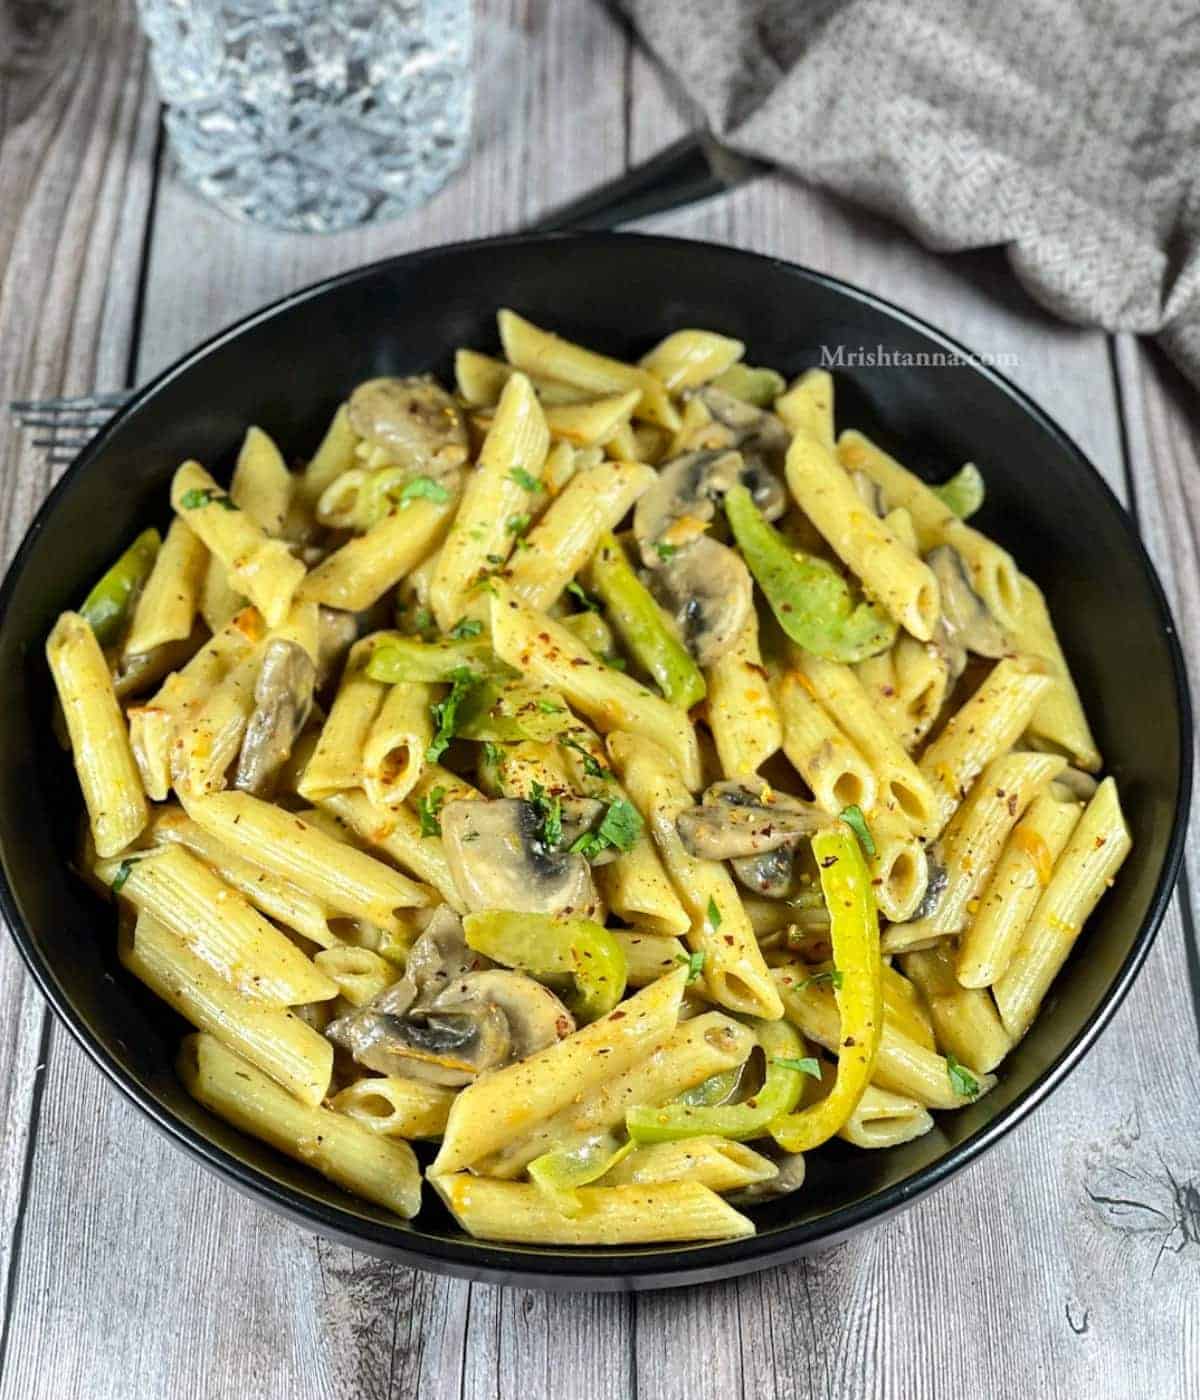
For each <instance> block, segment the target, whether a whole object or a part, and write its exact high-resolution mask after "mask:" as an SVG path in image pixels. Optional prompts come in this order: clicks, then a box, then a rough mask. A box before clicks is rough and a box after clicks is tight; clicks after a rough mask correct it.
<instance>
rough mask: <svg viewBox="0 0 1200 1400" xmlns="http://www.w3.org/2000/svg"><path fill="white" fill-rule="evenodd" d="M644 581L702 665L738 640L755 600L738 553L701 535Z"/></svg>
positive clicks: (712, 659)
mask: <svg viewBox="0 0 1200 1400" xmlns="http://www.w3.org/2000/svg"><path fill="white" fill-rule="evenodd" d="M648 582H649V584H650V588H651V590H652V591H653V592H654V594H655V595H656V596H657V598H658V600H659V602H660V603H662V604H663V606H664V607H665V608H666V609H667V611H668V612H670V613H671V615H672V616H673V617H674V619H675V625H676V627H677V628H678V630H679V635H680V637H681V638H682V639H683V643H684V645H685V646H686V647H687V649H688V650H689V651H690V652H691V653H692V655H693V656H694V657H695V658H696V660H697V662H699V664H700V665H701V666H711V665H712V663H713V662H714V661H716V660H717V659H718V657H720V656H722V655H723V654H724V653H725V652H726V651H728V650H729V648H730V647H731V646H732V645H733V644H734V642H735V641H737V638H738V634H739V633H740V632H741V630H742V628H743V627H744V626H745V625H746V619H747V618H748V617H749V616H750V610H751V608H752V607H753V606H754V582H753V580H752V579H751V577H750V571H749V570H748V569H747V568H746V566H745V564H744V563H743V562H742V559H741V556H740V555H737V554H735V553H734V552H733V550H732V549H727V548H726V547H725V546H724V545H723V544H718V543H717V541H716V540H710V539H708V538H707V537H706V536H705V537H702V538H700V539H698V540H693V541H692V543H691V544H690V545H688V547H687V548H686V549H681V550H680V551H679V553H678V554H677V555H675V556H674V557H673V558H672V559H671V560H670V562H669V563H667V564H665V565H664V566H663V567H661V568H659V569H657V570H656V571H655V572H653V573H651V574H650V575H649V577H648Z"/></svg>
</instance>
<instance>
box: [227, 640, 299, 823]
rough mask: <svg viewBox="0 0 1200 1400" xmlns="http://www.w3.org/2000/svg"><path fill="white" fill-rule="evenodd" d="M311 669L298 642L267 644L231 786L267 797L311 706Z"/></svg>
mask: <svg viewBox="0 0 1200 1400" xmlns="http://www.w3.org/2000/svg"><path fill="white" fill-rule="evenodd" d="M316 674H317V669H316V667H315V666H314V665H313V663H312V658H311V657H310V656H309V654H308V652H306V651H305V650H304V648H303V647H302V646H300V645H299V644H298V643H296V642H293V641H289V640H287V639H286V638H283V637H276V638H274V640H272V641H270V642H268V643H267V647H266V650H265V651H264V653H263V661H262V667H261V669H260V670H259V673H258V679H257V681H255V683H254V712H253V713H252V714H251V716H250V722H249V723H248V724H247V725H246V733H245V735H244V737H243V738H242V749H241V753H240V754H239V755H238V766H237V776H236V777H235V778H234V786H235V787H238V788H241V789H242V791H243V792H252V793H255V794H257V795H258V796H259V797H269V796H270V795H271V793H272V792H273V791H274V788H275V783H276V781H277V779H278V777H279V770H280V769H281V768H282V767H283V765H284V764H285V763H286V762H287V761H288V759H289V758H290V757H291V753H292V745H293V744H294V743H295V742H296V735H297V734H299V733H300V731H301V729H303V728H304V722H305V720H306V719H307V718H308V713H309V711H310V710H311V709H312V699H313V683H314V681H315V679H316Z"/></svg>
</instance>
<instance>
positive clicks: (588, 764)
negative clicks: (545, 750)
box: [560, 734, 612, 778]
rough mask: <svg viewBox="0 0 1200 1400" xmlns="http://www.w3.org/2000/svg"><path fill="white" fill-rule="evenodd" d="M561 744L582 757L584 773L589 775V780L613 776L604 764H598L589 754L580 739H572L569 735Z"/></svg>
mask: <svg viewBox="0 0 1200 1400" xmlns="http://www.w3.org/2000/svg"><path fill="white" fill-rule="evenodd" d="M560 742H561V743H562V745H563V747H564V748H568V749H574V750H575V752H576V753H577V754H579V755H580V757H581V758H582V760H583V771H584V772H585V773H586V774H587V775H588V777H589V778H611V777H612V774H611V773H610V772H609V771H608V769H607V768H605V767H604V766H603V765H602V764H599V763H597V762H596V760H595V759H594V758H593V757H592V755H591V754H590V753H588V751H587V749H585V748H584V747H583V745H582V744H581V743H580V742H579V740H578V739H572V738H571V736H570V735H569V734H567V735H565V736H564V737H563V738H562V740H561V741H560Z"/></svg>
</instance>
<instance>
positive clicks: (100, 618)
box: [79, 530, 162, 647]
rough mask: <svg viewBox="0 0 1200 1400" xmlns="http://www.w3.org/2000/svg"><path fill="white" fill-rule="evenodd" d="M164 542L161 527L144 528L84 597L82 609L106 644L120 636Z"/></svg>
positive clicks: (103, 644) (103, 643) (99, 640)
mask: <svg viewBox="0 0 1200 1400" xmlns="http://www.w3.org/2000/svg"><path fill="white" fill-rule="evenodd" d="M161 546H162V539H161V538H160V536H159V533H158V531H157V530H143V531H142V533H141V534H140V535H139V536H138V537H137V539H136V540H134V542H133V543H132V544H131V545H130V546H129V548H128V549H127V550H126V551H125V553H124V554H122V555H121V557H120V558H119V559H118V560H117V562H116V563H115V564H113V565H112V567H111V568H110V569H109V570H108V571H107V572H106V573H105V574H103V575H102V576H101V578H100V580H99V582H98V583H97V584H96V586H95V587H94V588H93V589H92V591H91V592H90V593H89V594H88V595H87V597H86V598H85V599H84V600H83V606H82V607H81V608H80V609H79V612H80V614H81V616H82V617H83V618H84V619H85V620H86V621H87V622H88V623H89V624H90V626H91V629H92V631H93V632H94V633H95V634H96V640H97V641H98V642H99V643H100V645H101V646H102V647H106V646H110V645H111V644H112V643H113V642H115V641H116V640H117V638H118V636H120V633H121V628H122V627H123V626H124V624H125V619H126V617H127V616H128V614H129V605H130V602H131V601H132V599H133V596H134V594H135V593H136V592H137V591H138V589H140V588H141V586H142V585H143V584H144V583H145V582H146V580H147V579H148V578H149V577H150V571H151V569H153V568H154V561H155V560H156V559H157V558H158V551H159V549H160V548H161Z"/></svg>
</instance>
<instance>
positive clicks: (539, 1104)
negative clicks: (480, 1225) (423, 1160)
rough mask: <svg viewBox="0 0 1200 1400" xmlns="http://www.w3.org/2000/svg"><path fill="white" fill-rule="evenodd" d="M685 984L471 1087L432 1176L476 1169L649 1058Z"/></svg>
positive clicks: (682, 974) (675, 983)
mask: <svg viewBox="0 0 1200 1400" xmlns="http://www.w3.org/2000/svg"><path fill="white" fill-rule="evenodd" d="M686 980H687V971H686V969H684V968H678V969H677V970H676V971H675V972H671V973H668V974H667V976H666V977H661V978H659V980H658V981H657V982H652V983H651V984H650V985H649V986H648V987H643V988H642V990H641V991H639V992H635V993H634V994H633V996H631V997H630V998H628V1000H626V1001H623V1002H621V1003H620V1005H619V1006H617V1007H616V1009H615V1010H613V1011H611V1012H609V1014H608V1015H607V1016H602V1017H600V1019H599V1020H597V1021H593V1022H592V1023H591V1024H590V1025H587V1026H584V1027H583V1029H582V1030H578V1031H575V1032H574V1034H572V1035H568V1036H567V1037H566V1038H565V1039H563V1040H556V1041H555V1042H554V1043H553V1044H552V1045H549V1046H547V1047H546V1049H544V1050H539V1051H537V1053H536V1054H533V1055H531V1056H530V1057H529V1058H528V1059H525V1060H520V1061H518V1062H517V1063H516V1064H512V1065H508V1066H506V1067H505V1068H504V1069H498V1070H496V1071H495V1072H494V1073H492V1074H487V1075H484V1076H483V1077H482V1078H480V1079H477V1080H475V1082H474V1083H473V1084H469V1085H468V1086H467V1087H466V1088H465V1089H464V1090H463V1091H462V1093H461V1094H459V1096H458V1098H457V1099H455V1101H454V1105H453V1107H452V1108H451V1110H450V1121H449V1122H448V1123H447V1125H446V1135H445V1137H444V1138H443V1139H442V1146H441V1151H439V1153H438V1155H437V1158H436V1159H435V1161H434V1163H433V1166H432V1167H431V1168H430V1174H431V1175H445V1174H447V1173H449V1172H457V1171H461V1170H462V1168H464V1167H470V1166H473V1165H474V1164H475V1163H476V1162H478V1161H479V1160H480V1159H481V1158H483V1157H487V1156H488V1155H489V1154H490V1153H493V1152H495V1151H496V1150H497V1149H498V1148H501V1147H504V1146H505V1145H506V1144H508V1143H511V1142H513V1141H514V1140H515V1139H516V1138H518V1137H521V1136H523V1135H525V1134H527V1133H529V1132H530V1131H531V1130H532V1129H533V1128H535V1127H536V1126H537V1125H538V1123H540V1122H542V1121H544V1120H545V1119H547V1118H550V1117H551V1116H552V1115H554V1114H555V1113H557V1112H559V1110H560V1109H562V1108H565V1107H566V1105H567V1104H569V1103H577V1102H579V1101H580V1100H581V1098H582V1096H583V1095H585V1094H587V1093H588V1092H589V1091H591V1090H593V1089H596V1088H597V1087H598V1086H599V1085H601V1084H602V1083H604V1081H605V1080H607V1079H612V1078H613V1077H615V1076H617V1075H620V1074H622V1073H624V1071H625V1070H627V1069H630V1068H631V1067H632V1066H633V1065H635V1064H636V1063H637V1062H638V1061H639V1060H641V1059H644V1058H645V1056H646V1055H647V1054H649V1052H650V1050H651V1048H652V1047H653V1046H654V1045H655V1044H656V1043H657V1042H658V1041H661V1040H664V1039H665V1038H666V1037H667V1035H669V1033H670V1032H671V1030H672V1029H673V1028H674V1026H675V1023H676V1021H677V1019H678V1016H679V1003H680V1001H681V999H682V997H683V988H684V983H685V981H686Z"/></svg>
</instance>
